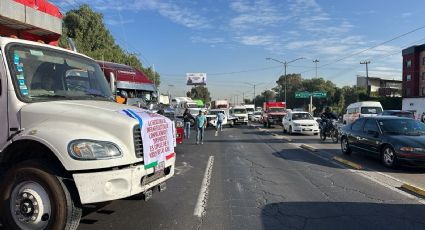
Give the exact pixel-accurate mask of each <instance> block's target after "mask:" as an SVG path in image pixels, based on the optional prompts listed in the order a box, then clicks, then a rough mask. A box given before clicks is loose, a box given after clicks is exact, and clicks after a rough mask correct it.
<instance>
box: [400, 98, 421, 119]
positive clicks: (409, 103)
mask: <svg viewBox="0 0 425 230" xmlns="http://www.w3.org/2000/svg"><path fill="white" fill-rule="evenodd" d="M401 109H402V110H404V111H410V112H413V114H414V115H415V119H417V120H420V119H421V117H422V115H423V114H424V113H425V98H419V97H418V98H403V101H402V108H401Z"/></svg>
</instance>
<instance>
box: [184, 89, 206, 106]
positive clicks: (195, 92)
mask: <svg viewBox="0 0 425 230" xmlns="http://www.w3.org/2000/svg"><path fill="white" fill-rule="evenodd" d="M187 95H190V96H191V98H192V99H197V100H202V101H203V102H204V103H208V102H210V101H211V96H210V92H209V91H208V88H207V87H204V86H195V87H193V88H192V89H191V90H190V92H188V93H187Z"/></svg>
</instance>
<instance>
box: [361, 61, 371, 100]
mask: <svg viewBox="0 0 425 230" xmlns="http://www.w3.org/2000/svg"><path fill="white" fill-rule="evenodd" d="M360 64H362V65H366V90H367V96H368V97H370V88H369V68H368V65H369V64H370V61H362V62H360Z"/></svg>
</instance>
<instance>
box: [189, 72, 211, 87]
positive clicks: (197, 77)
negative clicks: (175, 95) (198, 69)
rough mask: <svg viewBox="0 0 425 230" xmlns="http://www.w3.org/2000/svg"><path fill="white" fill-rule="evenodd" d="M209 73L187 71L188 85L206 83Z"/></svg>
mask: <svg viewBox="0 0 425 230" xmlns="http://www.w3.org/2000/svg"><path fill="white" fill-rule="evenodd" d="M206 84H207V74H206V73H187V74H186V85H206Z"/></svg>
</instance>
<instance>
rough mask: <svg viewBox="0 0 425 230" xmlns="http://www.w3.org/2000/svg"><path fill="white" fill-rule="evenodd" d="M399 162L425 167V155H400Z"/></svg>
mask: <svg viewBox="0 0 425 230" xmlns="http://www.w3.org/2000/svg"><path fill="white" fill-rule="evenodd" d="M397 160H398V161H399V162H400V163H405V164H409V165H415V166H425V155H424V154H406V153H398V154H397Z"/></svg>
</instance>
